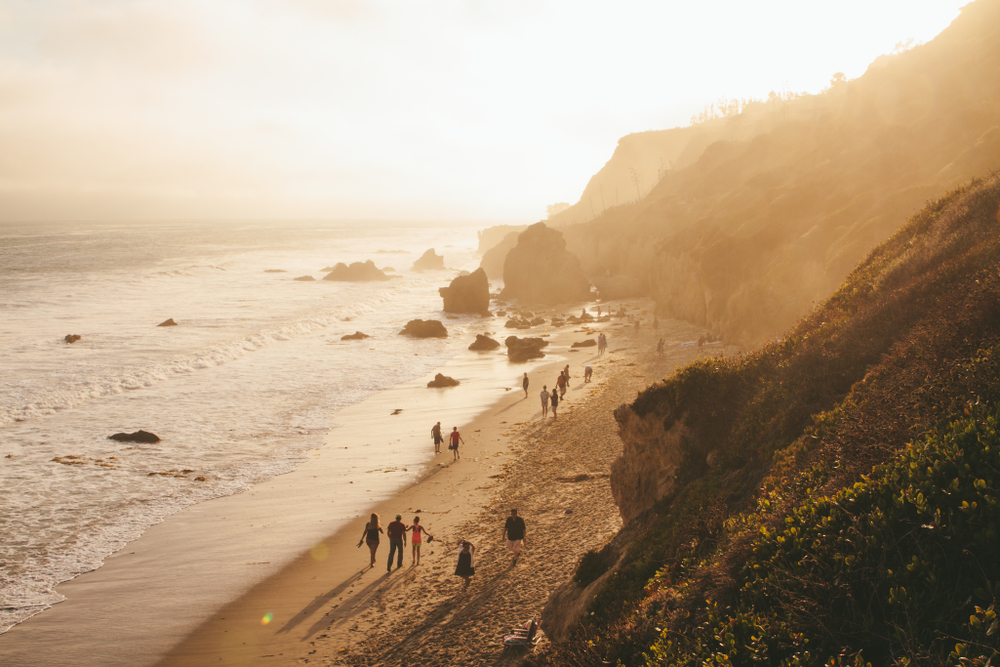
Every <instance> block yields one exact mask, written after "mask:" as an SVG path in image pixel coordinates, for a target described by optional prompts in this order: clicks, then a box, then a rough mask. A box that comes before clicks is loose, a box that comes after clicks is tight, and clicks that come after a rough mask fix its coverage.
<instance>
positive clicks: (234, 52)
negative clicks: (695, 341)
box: [0, 0, 966, 222]
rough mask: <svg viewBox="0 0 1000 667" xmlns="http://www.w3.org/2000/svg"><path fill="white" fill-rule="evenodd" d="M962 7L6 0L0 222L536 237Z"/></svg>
mask: <svg viewBox="0 0 1000 667" xmlns="http://www.w3.org/2000/svg"><path fill="white" fill-rule="evenodd" d="M965 3H966V0H839V1H838V2H823V3H819V2H809V1H805V2H804V1H803V0H788V1H780V2H778V1H767V0H762V1H761V2H755V3H753V2H745V1H743V0H740V1H735V0H732V1H731V0H714V1H712V0H699V1H695V0H690V1H686V2H677V1H674V0H657V1H651V2H627V1H622V0H619V1H617V2H603V3H597V2H585V1H581V0H567V1H558V2H550V1H546V0H525V1H520V0H498V1H495V2H494V1H471V0H470V1H464V2H459V1H454V2H449V1H424V2H420V1H417V0H409V1H406V0H396V1H394V2H381V1H368V0H366V1H360V0H358V1H355V0H341V1H336V0H242V1H239V2H236V1H228V0H209V1H205V0H66V1H64V2H60V1H57V0H0V220H36V219H104V218H115V219H117V218H138V219H145V218H155V219H160V218H243V217H265V218H301V217H321V218H371V219H392V218H403V219H418V220H482V221H487V220H496V221H511V222H532V221H535V220H538V219H542V218H544V217H545V206H546V205H547V204H551V203H554V202H558V201H568V202H575V201H576V200H577V199H578V198H579V196H580V193H581V192H582V191H583V188H584V186H585V185H586V183H587V180H588V179H589V178H590V176H591V175H593V174H594V173H595V172H596V171H597V170H598V169H600V168H601V166H602V165H603V164H604V163H605V162H606V161H607V159H608V158H609V157H610V156H611V153H612V152H613V150H614V148H615V145H616V142H617V140H618V138H619V137H621V136H623V135H625V134H628V133H630V132H637V131H642V130H648V129H665V128H669V127H675V126H679V125H686V124H687V123H688V120H689V119H690V117H691V115H692V114H693V113H695V112H697V111H699V110H700V109H701V108H702V107H704V106H705V105H706V104H707V103H709V102H711V101H713V100H715V99H718V98H719V97H723V96H725V97H750V96H755V97H763V96H766V95H767V93H768V91H769V90H772V89H774V90H779V91H780V90H781V89H782V88H784V87H786V86H787V88H788V89H790V90H793V91H799V92H801V91H808V92H817V91H819V90H821V89H822V88H824V87H825V86H826V85H827V84H828V82H829V80H830V76H831V75H832V74H833V73H834V72H837V71H843V72H845V73H846V74H847V75H848V77H850V78H854V77H857V76H859V75H861V74H862V73H863V72H864V70H865V68H866V67H867V65H868V63H869V62H871V61H872V60H873V59H874V58H875V57H877V56H878V55H880V54H882V53H888V52H891V51H892V50H893V47H894V45H895V44H896V43H897V42H900V41H904V40H906V39H908V38H914V39H916V40H918V41H928V40H930V39H932V38H933V37H934V35H936V34H937V33H939V32H940V31H941V30H943V29H944V28H945V27H946V26H947V25H948V24H949V23H950V22H951V21H952V19H954V18H955V17H956V16H957V15H958V10H959V7H961V6H962V5H964V4H965Z"/></svg>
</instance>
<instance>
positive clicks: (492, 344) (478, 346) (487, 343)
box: [469, 334, 500, 352]
mask: <svg viewBox="0 0 1000 667" xmlns="http://www.w3.org/2000/svg"><path fill="white" fill-rule="evenodd" d="M498 347H500V343H499V342H498V341H495V340H493V339H492V338H490V337H489V336H484V335H483V334H476V340H475V342H474V343H472V345H470V346H469V349H470V350H472V351H473V352H492V351H493V350H495V349H497V348H498Z"/></svg>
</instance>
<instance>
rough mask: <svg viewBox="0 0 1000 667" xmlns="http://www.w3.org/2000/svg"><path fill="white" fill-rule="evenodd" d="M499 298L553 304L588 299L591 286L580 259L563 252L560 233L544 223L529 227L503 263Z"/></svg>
mask: <svg viewBox="0 0 1000 667" xmlns="http://www.w3.org/2000/svg"><path fill="white" fill-rule="evenodd" d="M503 282H504V288H503V292H501V293H500V296H501V297H502V298H504V299H517V300H519V301H520V302H521V303H543V304H555V303H565V302H567V301H583V300H585V299H588V298H590V283H588V282H587V277H586V276H585V275H584V274H583V269H582V268H581V266H580V260H579V259H578V258H577V256H576V255H574V254H572V253H571V252H569V251H568V250H566V240H565V239H564V238H563V235H562V232H558V231H556V230H554V229H550V228H549V227H548V226H546V224H545V223H544V222H538V223H535V224H534V225H532V226H530V227H528V228H527V229H526V230H524V232H522V233H521V235H520V236H519V237H518V238H517V245H516V246H515V247H514V248H512V249H511V251H510V252H509V253H507V259H506V260H504V264H503Z"/></svg>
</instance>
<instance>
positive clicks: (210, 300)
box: [0, 221, 482, 633]
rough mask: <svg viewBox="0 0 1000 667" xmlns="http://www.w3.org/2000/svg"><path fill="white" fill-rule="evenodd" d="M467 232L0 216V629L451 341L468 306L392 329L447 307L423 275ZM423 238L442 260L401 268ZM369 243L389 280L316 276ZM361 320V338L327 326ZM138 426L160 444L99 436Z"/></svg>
mask: <svg viewBox="0 0 1000 667" xmlns="http://www.w3.org/2000/svg"><path fill="white" fill-rule="evenodd" d="M475 230H476V228H475V227H472V226H464V227H463V226H458V227H455V226H450V227H444V226H440V227H433V226H419V225H416V224H406V223H382V224H373V223H368V222H357V223H341V222H336V223H334V222H316V221H308V222H306V221H288V222H212V223H194V222H184V223H168V222H143V223H110V222H109V223H72V224H71V223H30V224H28V223H23V224H9V223H4V224H0V633H2V632H5V631H6V630H8V629H9V628H10V627H12V626H13V625H14V624H17V623H19V622H21V621H23V620H25V619H27V618H29V617H30V616H32V615H34V614H37V613H39V612H41V611H43V610H44V609H46V608H48V607H49V606H51V605H53V604H55V603H57V602H59V601H60V600H61V599H62V597H61V596H60V595H59V594H58V593H57V592H56V591H55V586H56V585H57V584H58V583H60V582H63V581H66V580H69V579H71V578H73V577H75V576H77V575H79V574H81V573H83V572H87V571H90V570H93V569H95V568H97V567H99V566H100V565H101V563H102V562H103V560H104V559H105V558H106V557H108V556H109V555H111V554H112V553H114V552H115V551H117V550H119V549H120V548H122V547H123V546H124V545H125V544H126V543H127V542H129V541H131V540H133V539H135V538H137V537H138V536H140V535H141V534H142V533H143V531H144V530H145V529H146V528H147V527H149V526H150V525H152V524H155V523H157V522H159V521H162V520H163V519H164V518H166V517H168V516H170V515H172V514H174V513H176V512H178V511H179V510H181V509H183V508H184V507H187V506H189V505H192V504H194V503H198V502H201V501H203V500H207V499H210V498H214V497H219V496H224V495H230V494H234V493H239V492H241V491H244V490H246V489H249V488H251V487H252V486H253V485H255V484H258V483H260V482H262V481H265V480H268V479H271V478H272V477H274V476H275V475H279V474H282V473H285V472H289V471H291V470H293V469H294V468H295V467H296V465H298V464H299V463H301V462H302V461H304V460H305V458H306V455H307V452H308V451H309V450H310V449H313V448H315V447H318V446H320V445H321V444H323V442H324V441H325V439H326V437H327V435H328V433H329V432H330V431H331V429H335V428H336V426H337V424H336V423H334V421H333V415H335V414H336V412H337V411H338V410H340V409H342V408H344V407H346V406H349V405H353V404H356V403H358V402H360V401H361V400H363V399H364V398H366V397H368V396H370V395H372V394H374V393H376V392H379V391H382V390H385V389H388V388H389V387H392V386H394V385H396V384H398V383H401V382H407V381H412V380H414V379H416V378H419V377H420V376H423V375H426V374H427V373H429V372H432V371H434V370H435V369H436V368H438V367H440V366H441V365H442V364H443V363H444V362H446V361H447V360H448V359H450V358H452V357H454V356H455V355H456V354H458V353H459V352H460V351H462V350H464V349H465V348H466V347H467V346H468V343H469V339H470V337H473V338H474V333H476V332H479V331H481V330H482V326H481V325H478V324H477V321H476V318H472V317H463V318H459V319H457V320H448V321H447V322H446V324H447V326H448V328H449V331H450V332H451V333H452V335H451V336H450V337H449V338H447V339H429V340H414V339H411V338H409V337H406V336H399V335H398V332H399V330H400V329H401V328H402V326H403V325H404V324H405V323H406V322H407V321H408V320H410V319H415V318H420V319H442V320H443V319H444V314H443V312H442V311H441V307H442V304H441V298H440V296H439V295H438V292H437V290H438V288H439V287H442V286H444V285H447V284H448V282H449V281H450V280H451V279H452V278H453V277H454V276H455V275H457V273H458V271H459V270H462V269H466V270H473V269H475V268H476V267H477V266H478V263H479V257H478V256H477V255H476V254H475V250H476V233H475ZM428 248H435V249H436V250H437V252H438V254H442V255H443V256H444V258H445V264H446V266H447V267H448V270H446V271H429V272H424V273H419V272H415V271H413V270H411V267H412V265H413V262H414V261H415V260H416V259H417V258H418V257H419V256H420V255H421V254H423V252H424V251H426V250H427V249H428ZM367 259H372V260H374V261H375V263H376V265H377V266H378V267H379V268H383V267H390V268H393V269H394V270H393V271H387V273H388V274H389V275H390V276H393V278H392V280H390V281H388V282H369V283H343V282H331V281H323V280H322V277H323V275H325V273H324V272H323V271H322V269H324V268H325V267H328V266H332V265H333V264H335V263H337V262H346V263H350V262H354V261H364V260H367ZM305 275H311V276H313V277H314V278H316V282H302V281H295V280H294V278H296V277H299V276H305ZM168 318H173V319H174V320H176V321H177V322H178V326H175V327H158V326H157V325H158V324H159V323H160V322H163V321H165V320H167V319H168ZM356 330H360V331H362V332H364V333H366V334H368V335H370V336H372V338H370V339H367V340H363V341H341V336H343V335H345V334H350V333H354V331H356ZM69 334H75V335H79V336H81V339H80V340H79V341H78V342H75V343H72V344H68V343H66V342H65V341H64V337H65V336H66V335H69ZM139 429H143V430H147V431H151V432H153V433H155V434H157V435H158V436H159V437H160V438H161V439H162V440H161V442H159V443H157V444H136V443H128V442H117V441H114V440H109V439H108V436H110V435H112V434H114V433H119V432H129V433H131V432H133V431H136V430H139ZM399 446H401V445H400V443H398V442H396V443H382V444H377V445H376V446H375V447H374V448H373V450H372V456H377V457H383V458H384V457H387V456H388V457H391V456H393V452H392V451H391V448H392V447H399ZM387 448H388V449H387ZM427 449H428V451H427V457H428V458H429V457H430V456H431V455H432V454H431V451H430V448H429V447H428V448H427ZM344 455H345V456H346V455H347V454H346V452H345V454H344ZM380 472H381V471H380V470H375V471H372V472H370V473H369V474H371V475H377V474H378V473H380ZM359 474H363V473H360V472H359ZM354 479H357V477H355V478H354ZM403 481H405V480H401V483H403ZM333 483H336V482H333ZM359 486H360V487H363V486H364V485H363V484H359V485H358V486H356V487H352V488H354V489H357V488H358V487H359ZM344 493H345V494H348V495H349V494H350V493H351V488H350V487H346V486H345V488H344ZM368 501H369V499H368V498H365V499H359V500H358V503H359V507H360V506H362V505H363V503H366V502H368Z"/></svg>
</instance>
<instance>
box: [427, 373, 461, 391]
mask: <svg viewBox="0 0 1000 667" xmlns="http://www.w3.org/2000/svg"><path fill="white" fill-rule="evenodd" d="M458 385H459V382H458V380H456V379H455V378H450V377H448V376H447V375H442V374H441V373H438V374H437V375H435V376H434V379H433V380H431V381H430V382H428V383H427V387H428V388H430V389H437V388H440V387H457V386H458Z"/></svg>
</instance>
